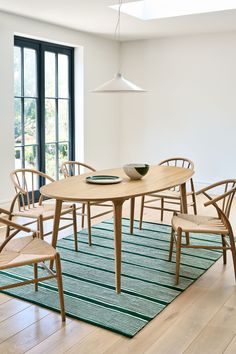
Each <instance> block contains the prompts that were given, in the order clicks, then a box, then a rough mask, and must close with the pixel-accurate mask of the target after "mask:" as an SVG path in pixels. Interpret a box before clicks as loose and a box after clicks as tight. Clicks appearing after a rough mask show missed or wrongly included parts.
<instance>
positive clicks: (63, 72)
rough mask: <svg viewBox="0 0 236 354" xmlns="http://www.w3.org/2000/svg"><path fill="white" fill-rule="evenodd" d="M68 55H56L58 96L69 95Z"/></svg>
mask: <svg viewBox="0 0 236 354" xmlns="http://www.w3.org/2000/svg"><path fill="white" fill-rule="evenodd" d="M68 76H69V66H68V56H67V55H64V54H59V55H58V97H65V98H68V97H69V93H68V92H69V90H68V86H69V85H68V82H69V80H68Z"/></svg>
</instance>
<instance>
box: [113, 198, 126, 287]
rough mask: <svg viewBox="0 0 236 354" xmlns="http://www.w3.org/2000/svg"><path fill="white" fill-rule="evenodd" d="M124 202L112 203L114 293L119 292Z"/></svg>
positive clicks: (116, 201)
mask: <svg viewBox="0 0 236 354" xmlns="http://www.w3.org/2000/svg"><path fill="white" fill-rule="evenodd" d="M123 203H124V200H123V199H122V200H115V201H113V206H114V246H115V274H116V292H117V294H119V293H120V292H121V239H122V206H123Z"/></svg>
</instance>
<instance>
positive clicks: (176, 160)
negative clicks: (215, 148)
mask: <svg viewBox="0 0 236 354" xmlns="http://www.w3.org/2000/svg"><path fill="white" fill-rule="evenodd" d="M159 166H174V167H182V168H189V169H190V170H194V163H193V161H191V160H189V159H186V158H185V157H171V158H170V159H166V160H163V161H161V162H160V163H159Z"/></svg>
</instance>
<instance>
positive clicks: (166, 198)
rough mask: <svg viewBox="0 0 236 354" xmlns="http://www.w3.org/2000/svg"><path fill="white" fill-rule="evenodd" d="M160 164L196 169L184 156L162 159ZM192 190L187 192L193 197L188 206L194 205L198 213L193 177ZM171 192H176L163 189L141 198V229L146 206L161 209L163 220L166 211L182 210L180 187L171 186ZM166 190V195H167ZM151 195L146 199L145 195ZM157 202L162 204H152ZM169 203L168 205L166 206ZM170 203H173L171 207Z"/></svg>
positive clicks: (194, 209)
mask: <svg viewBox="0 0 236 354" xmlns="http://www.w3.org/2000/svg"><path fill="white" fill-rule="evenodd" d="M158 165H159V166H175V167H182V168H188V169H191V170H194V163H193V162H192V161H191V160H189V159H187V158H184V157H172V158H169V159H166V160H163V161H161V162H160V163H159V164H158ZM189 182H190V191H189V192H188V193H187V198H188V199H191V201H190V202H188V207H193V211H194V214H197V204H196V193H195V189H194V184H193V179H192V178H191V179H190V181H189ZM169 191H170V192H174V193H173V195H171V194H169V195H168V192H167V191H163V192H162V193H161V194H160V193H152V194H148V195H146V196H143V197H142V199H141V209H140V219H139V229H140V230H141V228H142V222H143V213H144V208H149V209H155V210H160V211H161V221H163V218H164V211H170V212H175V211H180V212H181V196H180V187H179V186H176V187H174V188H171V189H170V190H169ZM165 192H167V193H166V195H165ZM147 196H148V197H149V199H148V200H145V197H147ZM155 202H160V203H161V205H160V206H158V205H150V204H152V203H155ZM165 204H167V206H165ZM170 205H173V207H172V208H171V206H170Z"/></svg>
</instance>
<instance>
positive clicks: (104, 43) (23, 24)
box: [0, 12, 119, 202]
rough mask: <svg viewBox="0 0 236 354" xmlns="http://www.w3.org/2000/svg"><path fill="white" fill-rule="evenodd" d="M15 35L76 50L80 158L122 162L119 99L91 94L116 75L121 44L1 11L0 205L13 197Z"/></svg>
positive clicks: (100, 165)
mask: <svg viewBox="0 0 236 354" xmlns="http://www.w3.org/2000/svg"><path fill="white" fill-rule="evenodd" d="M14 33H16V34H21V35H23V36H32V37H35V38H39V39H43V40H48V41H54V42H57V43H62V44H63V43H64V44H68V45H71V46H74V47H75V48H76V51H75V77H76V81H75V88H76V100H75V110H76V132H75V135H76V156H77V158H80V159H84V161H86V162H87V163H89V164H91V165H93V166H95V167H96V168H98V169H102V168H109V167H114V166H117V165H118V164H119V119H118V115H119V107H118V105H119V101H118V97H117V95H111V96H110V95H109V97H108V96H107V95H103V94H93V93H91V92H90V91H91V90H92V89H94V88H95V87H96V86H98V85H99V84H101V83H103V82H105V81H106V80H108V79H110V78H111V77H113V75H114V73H115V72H116V70H117V66H118V46H117V43H115V42H114V41H111V40H107V39H102V38H99V37H96V36H92V35H89V34H86V33H83V32H78V31H72V30H69V29H66V28H63V27H59V26H55V25H49V24H47V23H43V22H40V21H34V20H30V19H26V18H23V17H20V16H14V15H9V14H5V13H1V12H0V46H1V55H0V80H1V81H0V107H1V110H0V164H1V166H2V171H1V174H0V202H5V201H6V200H8V199H9V198H11V196H12V193H13V189H12V188H11V185H10V183H9V173H10V171H12V170H13V169H14V130H13V124H14V112H13V98H14V91H13V39H14ZM81 78H82V80H81ZM82 130H84V132H83V131H82ZM83 133H84V134H83ZM83 136H84V141H83Z"/></svg>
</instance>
